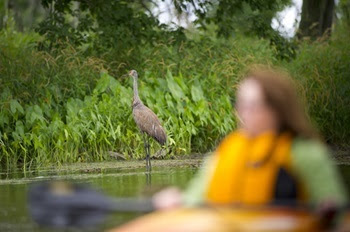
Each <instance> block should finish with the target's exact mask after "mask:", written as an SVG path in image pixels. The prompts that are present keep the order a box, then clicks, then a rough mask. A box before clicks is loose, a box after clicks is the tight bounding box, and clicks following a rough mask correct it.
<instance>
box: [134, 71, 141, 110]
mask: <svg viewBox="0 0 350 232" xmlns="http://www.w3.org/2000/svg"><path fill="white" fill-rule="evenodd" d="M136 103H141V99H140V97H139V90H138V85H137V77H134V101H133V105H135V104H136Z"/></svg>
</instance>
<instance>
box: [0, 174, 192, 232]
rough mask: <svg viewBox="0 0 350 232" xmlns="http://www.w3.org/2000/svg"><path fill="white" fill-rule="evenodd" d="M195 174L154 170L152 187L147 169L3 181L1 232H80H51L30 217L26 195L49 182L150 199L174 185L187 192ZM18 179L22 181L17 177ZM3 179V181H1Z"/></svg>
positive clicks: (109, 221)
mask: <svg viewBox="0 0 350 232" xmlns="http://www.w3.org/2000/svg"><path fill="white" fill-rule="evenodd" d="M195 172H196V168H193V167H192V168H191V167H176V168H171V167H158V168H157V167H155V168H154V170H153V171H152V174H151V184H149V183H147V182H149V180H147V177H146V174H145V173H144V168H142V169H134V170H132V169H129V170H124V171H116V170H115V171H108V172H103V173H102V172H93V173H84V174H71V175H69V174H67V175H61V176H56V175H53V174H52V173H48V174H46V175H43V176H39V177H36V176H35V174H30V175H29V176H27V177H26V178H19V179H16V178H15V179H11V180H8V179H6V180H4V179H3V180H0V231H79V230H76V229H74V230H73V229H70V230H57V229H56V230H52V229H51V228H42V227H39V226H38V225H36V224H35V223H34V222H33V221H32V220H31V218H30V216H29V215H28V210H27V196H26V194H27V191H28V188H29V187H30V185H31V184H33V183H37V182H38V181H40V180H46V179H57V178H59V179H64V180H70V181H73V182H78V183H88V184H89V185H91V186H92V187H94V188H98V189H102V191H103V192H104V193H105V194H106V195H108V196H113V197H140V196H143V197H147V196H151V195H152V194H153V193H154V192H156V191H158V190H159V189H161V188H163V187H166V186H169V185H175V186H179V187H180V188H184V187H185V186H186V184H187V182H188V181H189V180H190V179H191V177H192V176H193V175H194V173H195ZM18 177H21V175H20V174H18ZM2 178H3V177H2ZM139 215H140V213H113V214H111V215H109V216H108V217H107V218H106V220H105V221H104V223H103V224H102V225H99V226H98V227H95V228H91V229H89V230H86V229H84V230H81V231H103V230H106V229H110V228H113V227H115V226H117V225H120V224H121V223H123V222H125V221H128V220H130V219H132V218H135V217H137V216H139Z"/></svg>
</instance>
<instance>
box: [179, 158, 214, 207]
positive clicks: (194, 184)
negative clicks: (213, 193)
mask: <svg viewBox="0 0 350 232" xmlns="http://www.w3.org/2000/svg"><path fill="white" fill-rule="evenodd" d="M214 160H215V159H214V155H209V156H208V157H206V158H204V160H203V164H202V167H201V168H200V169H199V170H198V172H197V174H196V175H195V177H194V178H193V179H192V180H191V181H190V183H189V185H188V187H187V188H186V190H185V191H184V192H183V194H182V202H183V205H184V206H188V207H191V206H196V205H199V204H201V203H203V202H204V196H205V191H206V189H207V186H208V184H209V179H210V177H211V173H212V172H211V169H212V167H213V162H214Z"/></svg>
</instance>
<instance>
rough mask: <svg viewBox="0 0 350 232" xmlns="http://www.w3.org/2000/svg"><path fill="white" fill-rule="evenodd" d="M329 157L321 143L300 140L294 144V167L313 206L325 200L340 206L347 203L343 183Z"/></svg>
mask: <svg viewBox="0 0 350 232" xmlns="http://www.w3.org/2000/svg"><path fill="white" fill-rule="evenodd" d="M329 155H330V154H329V151H328V149H327V147H326V146H325V145H323V144H322V143H321V142H318V141H313V140H304V139H300V138H298V139H296V140H295V141H294V142H293V146H292V160H293V166H294V168H295V170H296V174H297V175H298V176H299V177H300V178H301V180H302V181H303V182H304V184H305V187H306V190H307V193H308V194H309V197H310V203H311V204H313V205H317V204H319V203H321V202H323V201H325V200H332V201H334V202H335V203H336V204H338V205H339V206H341V205H344V204H346V202H347V193H346V190H345V187H344V184H343V181H342V179H341V177H340V175H339V173H338V170H337V167H336V166H335V164H333V162H332V160H331V159H330V157H329Z"/></svg>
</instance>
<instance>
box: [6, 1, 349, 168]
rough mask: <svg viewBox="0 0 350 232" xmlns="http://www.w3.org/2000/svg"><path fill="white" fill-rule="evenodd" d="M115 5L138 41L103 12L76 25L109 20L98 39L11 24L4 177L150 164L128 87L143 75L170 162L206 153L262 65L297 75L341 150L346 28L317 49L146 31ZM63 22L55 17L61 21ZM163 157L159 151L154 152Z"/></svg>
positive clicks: (345, 137)
mask: <svg viewBox="0 0 350 232" xmlns="http://www.w3.org/2000/svg"><path fill="white" fill-rule="evenodd" d="M43 2H47V3H48V4H49V3H50V4H51V3H52V1H51V0H50V1H43ZM65 2H70V1H65ZM223 2H225V1H223ZM271 2H273V1H271ZM282 2H283V4H285V2H288V1H282ZM119 3H120V4H121V5H118V4H119ZM119 3H118V4H117V3H116V4H117V5H118V6H113V7H117V8H118V7H122V8H121V9H122V10H121V11H126V12H127V16H125V17H130V20H135V22H136V23H135V24H134V25H137V26H140V27H137V28H134V29H135V30H136V31H138V32H140V33H136V34H133V31H132V30H131V29H130V28H129V26H130V25H129V24H125V25H124V24H123V25H121V26H120V25H119V27H118V26H116V24H113V23H111V22H112V21H113V20H121V21H120V22H124V21H123V19H119V18H118V19H114V17H117V15H118V14H110V15H109V16H108V17H107V18H109V19H108V20H109V21H108V20H107V21H103V18H102V17H100V16H101V14H102V15H104V14H105V12H104V11H102V13H101V12H100V11H96V12H91V14H92V15H90V16H87V15H84V14H79V15H78V16H79V17H85V16H86V18H84V19H81V21H80V22H85V21H84V20H85V19H86V20H87V21H86V22H90V21H89V20H92V19H96V18H94V17H97V19H98V20H102V21H101V22H99V26H100V27H99V30H101V31H102V32H98V31H97V29H96V28H92V27H88V26H86V25H85V26H86V27H83V28H82V29H81V30H80V31H79V30H78V29H76V30H73V31H71V28H70V26H71V24H69V23H64V24H55V21H54V20H55V17H53V18H48V19H47V21H45V22H46V23H43V24H41V26H40V27H39V30H38V31H39V32H40V33H43V32H45V33H46V34H43V35H39V34H38V33H35V32H33V31H27V32H19V31H18V30H16V29H14V28H15V26H14V24H13V22H12V21H11V20H8V21H7V25H6V27H4V28H3V29H2V30H0V103H1V105H0V164H1V167H2V168H10V167H13V166H16V165H19V166H20V167H22V168H24V169H26V168H31V167H34V166H47V165H50V164H56V163H64V162H87V161H102V160H106V159H109V155H108V152H109V151H115V152H118V153H121V154H123V155H124V156H125V157H126V158H128V159H132V158H142V156H143V154H144V152H143V144H142V138H141V136H140V134H139V133H138V130H137V128H136V125H135V123H134V122H133V119H132V117H131V102H132V81H131V79H130V78H128V77H125V74H126V72H127V70H130V69H136V70H137V71H138V72H139V74H140V78H139V82H140V83H139V88H140V95H141V99H142V100H143V101H144V103H145V104H146V105H147V106H149V107H150V108H151V109H152V110H153V111H154V112H155V113H156V114H157V115H158V116H159V118H160V120H161V121H162V123H163V125H164V127H165V129H166V131H167V134H168V138H169V139H168V146H169V147H171V155H184V154H189V153H194V152H199V153H203V152H207V151H210V150H212V149H214V148H215V146H216V145H217V143H218V142H219V141H220V139H222V137H223V136H225V135H226V134H227V133H229V132H230V131H231V130H233V129H234V128H235V127H236V126H237V123H236V118H235V116H234V114H233V107H232V103H233V102H234V96H235V88H236V86H237V83H238V82H239V80H240V78H241V77H242V76H243V74H244V72H245V70H246V68H247V67H248V66H249V65H250V64H254V63H262V64H272V65H278V66H282V67H284V68H285V69H287V70H289V71H290V72H291V74H292V75H293V76H294V77H295V79H296V83H297V86H298V88H299V90H300V93H301V96H302V97H303V99H304V101H305V104H306V108H307V112H308V113H309V115H310V118H311V120H312V121H313V122H314V123H315V124H316V125H317V127H318V128H319V130H320V131H321V132H322V134H323V135H324V137H325V139H326V141H328V142H329V143H331V144H333V145H336V146H345V145H346V144H347V142H348V141H349V140H350V133H349V131H350V124H349V123H348V122H349V120H350V107H349V106H350V82H349V79H350V76H349V75H350V60H349V54H350V43H349V38H350V30H349V25H348V24H346V23H343V24H342V23H340V24H339V25H337V27H336V28H335V30H334V31H333V33H332V36H331V37H330V38H329V39H328V38H326V37H324V38H320V39H319V40H317V41H309V40H302V41H296V40H291V41H289V40H285V39H281V37H276V34H275V33H272V34H271V35H270V36H269V35H265V36H262V35H260V34H259V33H256V34H254V33H251V34H246V33H235V35H234V36H227V34H226V37H217V36H215V32H214V31H215V28H216V27H215V25H214V26H213V24H208V25H206V26H207V27H206V30H205V31H201V30H200V31H186V32H184V31H181V30H180V29H179V30H173V31H171V30H170V29H166V28H163V27H156V26H155V25H157V23H156V22H153V23H154V24H149V25H150V28H147V27H146V28H144V27H143V26H142V24H138V23H137V22H139V23H141V22H144V21H145V20H143V19H142V17H147V14H144V13H142V12H143V11H142V10H141V9H138V8H129V7H126V5H123V4H124V3H123V1H120V2H119ZM252 4H253V3H252ZM271 4H272V3H271ZM64 7H66V6H64ZM64 7H63V8H62V9H65V8H64ZM99 7H102V8H103V5H101V6H99ZM123 7H126V8H125V9H124V8H123ZM221 7H222V8H224V6H221ZM242 7H243V6H242ZM244 7H245V8H247V6H244ZM277 8H278V7H277ZM277 8H276V9H272V10H273V11H276V10H277ZM103 9H104V10H106V9H105V8H103ZM118 9H119V8H118ZM130 9H136V10H135V12H141V13H137V14H134V13H133V11H130ZM278 9H279V8H278ZM248 10H249V7H248ZM260 10H261V9H260ZM62 12H63V11H61V12H56V13H55V14H57V15H56V16H57V17H59V19H60V20H63V21H64V20H65V18H64V17H63V15H62V14H63V13H62ZM251 13H252V14H253V13H254V14H256V11H251ZM270 13H271V12H270ZM270 13H269V17H267V18H268V21H269V20H270V21H271V17H272V16H271V15H270ZM94 14H95V15H94ZM120 14H121V13H120ZM271 14H272V13H271ZM270 16H271V17H270ZM133 17H134V18H133ZM140 17H141V19H140ZM98 20H97V21H98ZM147 20H149V19H147ZM147 20H146V21H147ZM222 20H223V19H222ZM227 20H228V19H227ZM227 20H226V19H225V22H226V23H227V22H229V21H227ZM213 21H214V22H216V21H215V20H213ZM147 22H148V21H147ZM216 23H219V22H216ZM51 24H52V25H51ZM50 25H51V26H50ZM54 25H56V26H57V25H61V26H62V27H63V28H59V27H55V26H54ZM93 25H95V24H93ZM264 25H265V26H266V25H270V24H269V22H268V23H267V24H264ZM223 28H224V26H222V27H219V30H223ZM117 29H118V30H119V31H118V30H117ZM45 30H46V31H45ZM129 30H130V31H129ZM142 30H146V31H145V33H144V32H143V31H142ZM227 30H228V29H227ZM114 32H115V33H117V34H115V35H113V33H114ZM141 32H142V33H141ZM165 32H166V33H165ZM64 33H68V34H70V35H71V36H72V38H70V37H69V36H68V37H65V34H64ZM85 33H87V34H88V35H90V36H91V37H89V38H88V37H85V36H84V35H85ZM89 33H90V34H89ZM96 33H97V34H98V33H105V34H104V35H103V36H97V34H96ZM111 33H112V34H111ZM118 33H119V34H118ZM122 34H125V35H127V36H125V37H124V38H121V37H120V36H121V35H122ZM131 35H135V37H133V36H131ZM265 37H267V38H265ZM63 38H67V41H64V39H63ZM111 38H119V39H120V40H116V41H114V40H112V39H111ZM276 38H278V40H276ZM85 39H86V40H85ZM121 39H122V40H121ZM120 41H123V42H120ZM138 41H141V42H140V43H138ZM276 41H279V42H278V43H277V42H276ZM292 45H293V46H295V47H293V48H292V47H291V46H292ZM159 149H160V147H159V145H158V144H157V143H152V148H151V150H152V152H153V153H154V152H156V151H158V150H159Z"/></svg>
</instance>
